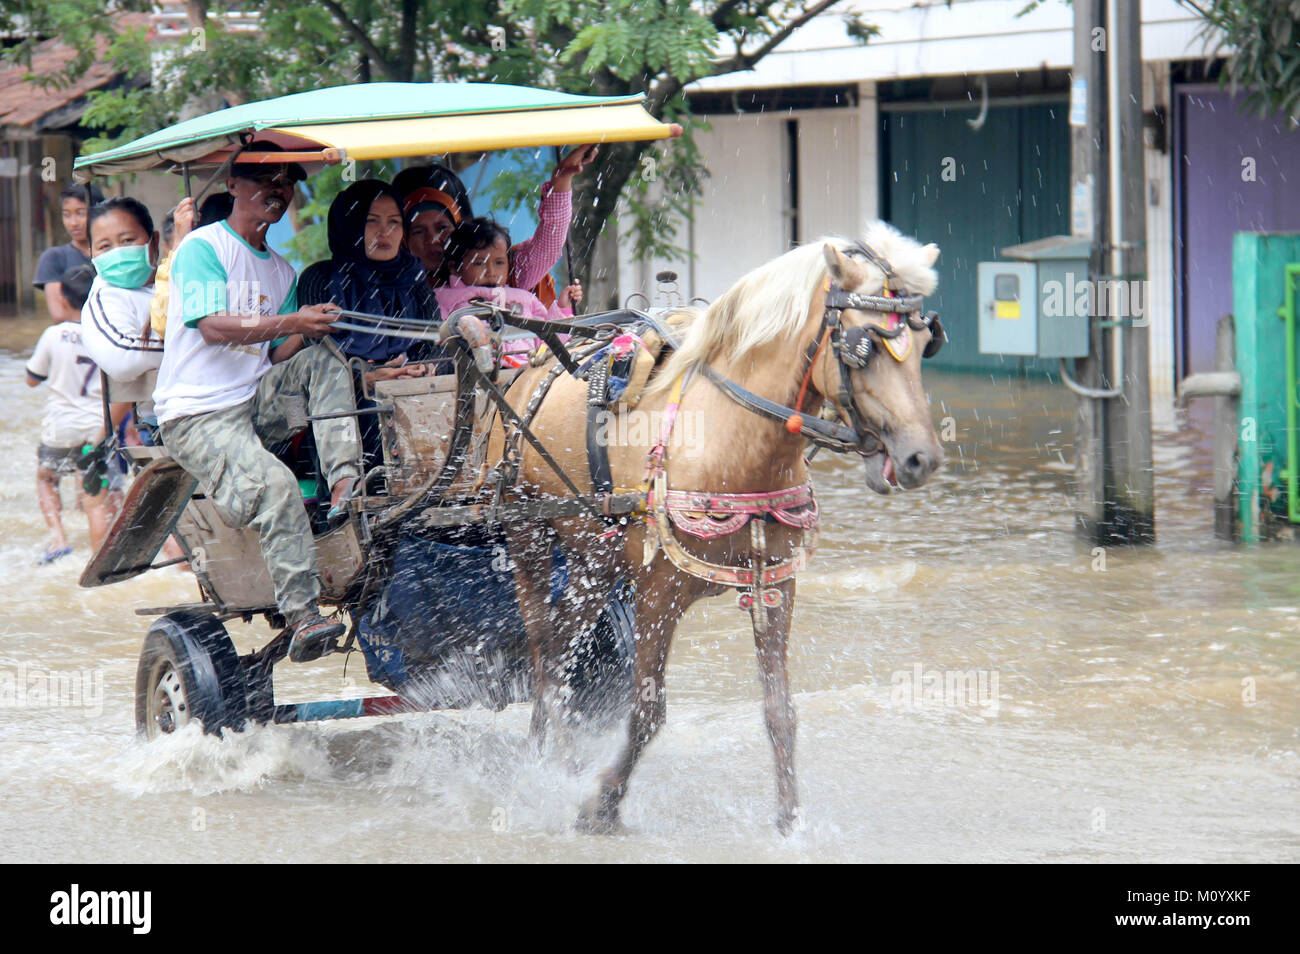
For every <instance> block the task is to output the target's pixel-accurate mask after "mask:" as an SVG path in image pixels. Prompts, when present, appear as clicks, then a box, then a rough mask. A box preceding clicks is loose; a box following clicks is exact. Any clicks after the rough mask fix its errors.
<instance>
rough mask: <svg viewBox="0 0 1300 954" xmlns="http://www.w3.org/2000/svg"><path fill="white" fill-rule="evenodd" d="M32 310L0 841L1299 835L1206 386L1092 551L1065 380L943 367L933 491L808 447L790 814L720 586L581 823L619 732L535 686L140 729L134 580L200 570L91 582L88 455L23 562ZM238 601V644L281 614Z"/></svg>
mask: <svg viewBox="0 0 1300 954" xmlns="http://www.w3.org/2000/svg"><path fill="white" fill-rule="evenodd" d="M41 327H42V324H41V322H39V321H37V320H35V319H22V320H5V321H2V322H0V398H2V400H3V407H4V409H5V415H4V416H5V421H4V425H3V427H0V860H3V861H164V860H172V859H174V858H175V857H176V856H177V855H183V856H184V857H185V858H186V859H188V860H197V861H434V860H450V861H506V860H516V861H517V860H523V861H568V860H603V861H638V860H639V861H693V860H729V861H755V860H757V861H797V860H832V861H833V860H891V861H1227V860H1235V861H1284V860H1289V861H1296V860H1298V859H1300V810H1298V808H1297V806H1300V797H1298V796H1300V757H1298V756H1297V746H1298V744H1300V742H1298V739H1297V735H1298V732H1297V725H1298V724H1300V693H1298V691H1297V690H1298V688H1300V687H1298V686H1297V675H1296V674H1297V656H1298V655H1300V653H1298V650H1297V645H1298V642H1300V572H1297V571H1298V570H1300V550H1297V549H1295V548H1294V546H1286V545H1275V546H1261V547H1255V548H1235V547H1230V546H1226V545H1223V544H1220V543H1217V542H1216V541H1215V540H1214V539H1213V535H1212V514H1211V508H1210V487H1211V461H1210V457H1209V449H1208V448H1209V443H1208V438H1207V436H1206V433H1205V432H1206V427H1207V424H1208V420H1207V417H1206V416H1201V415H1208V409H1206V410H1199V409H1194V414H1196V415H1197V416H1194V417H1191V418H1187V417H1175V416H1174V415H1173V414H1172V413H1169V412H1164V411H1162V413H1161V414H1160V415H1159V417H1160V418H1161V420H1162V421H1163V422H1164V423H1162V424H1161V426H1160V427H1159V428H1158V430H1157V435H1156V462H1157V475H1156V488H1157V494H1158V514H1157V522H1158V533H1159V543H1158V544H1157V545H1156V546H1155V547H1152V548H1148V549H1142V550H1128V549H1123V548H1118V549H1116V548H1111V549H1108V550H1106V551H1105V552H1104V553H1097V552H1094V551H1093V549H1092V548H1091V547H1089V546H1088V545H1086V544H1084V543H1082V542H1080V541H1079V540H1077V539H1076V538H1075V536H1074V534H1073V532H1072V516H1071V510H1070V507H1069V503H1068V499H1067V497H1066V492H1067V489H1068V485H1067V481H1068V477H1069V474H1070V469H1071V468H1070V461H1071V451H1072V448H1071V443H1072V407H1073V405H1072V399H1071V398H1070V396H1069V395H1068V394H1067V393H1066V392H1065V390H1064V388H1062V387H1060V386H1059V385H1057V384H1052V383H1047V382H1042V381H1024V380H1015V379H1007V378H1000V379H994V378H991V377H983V378H981V377H974V376H959V375H938V374H931V375H929V376H928V378H927V386H928V388H929V391H930V394H931V398H932V402H933V407H934V414H935V419H936V421H942V420H943V419H944V418H951V424H952V428H953V431H954V432H953V433H952V434H951V435H950V436H951V437H952V438H953V439H952V440H949V441H947V442H946V443H945V447H946V450H947V453H948V464H947V466H946V467H945V469H944V470H943V471H942V472H941V473H939V474H938V475H937V476H936V477H935V478H934V479H933V480H932V482H931V483H930V484H929V485H928V486H927V487H925V488H923V489H921V490H919V491H914V492H910V493H907V494H904V495H898V496H894V497H890V498H882V497H879V496H877V495H876V494H874V493H871V492H870V491H868V490H867V489H866V488H865V486H864V484H863V481H862V474H861V469H860V467H854V466H853V465H852V464H851V462H848V461H843V460H839V459H835V458H833V457H831V456H829V455H826V456H822V457H820V458H819V459H818V460H817V461H816V462H815V467H814V469H815V473H816V485H817V490H818V493H819V496H820V500H821V503H822V510H823V524H822V530H823V533H822V544H821V548H820V549H819V551H818V552H817V554H816V555H815V556H814V558H813V560H812V563H811V566H810V567H809V569H808V571H807V572H805V573H804V574H802V575H801V576H800V579H799V592H798V610H797V613H796V617H795V623H794V631H793V635H792V646H791V667H792V674H793V675H792V678H793V685H794V689H795V692H796V703H797V706H798V711H799V735H798V749H797V756H796V759H797V766H798V774H799V786H800V792H801V796H802V801H803V806H804V819H803V825H802V830H801V831H799V832H798V833H797V834H796V835H795V836H794V837H792V838H789V839H784V838H781V837H780V836H779V835H777V834H776V832H775V829H774V828H773V826H772V824H771V821H772V817H773V815H774V809H775V795H774V782H773V768H772V756H771V751H770V748H769V745H768V741H767V738H766V735H765V732H764V730H763V725H762V718H761V709H760V698H761V696H760V691H759V688H758V684H757V679H756V666H755V662H754V658H753V646H752V638H751V636H750V634H749V632H748V627H747V624H746V617H745V616H743V615H742V614H741V613H740V611H738V610H737V609H736V608H735V606H734V603H733V602H732V601H731V600H727V599H718V600H715V601H711V602H708V603H706V604H701V605H699V606H697V607H696V608H694V609H693V610H692V611H691V612H690V614H689V615H688V616H687V618H686V619H685V620H684V621H683V623H682V625H681V627H680V629H679V633H678V636H677V639H676V642H675V644H674V647H673V651H672V656H671V659H670V663H669V670H668V677H667V681H668V692H669V710H668V711H669V716H668V724H667V727H666V728H665V729H664V731H663V732H662V733H661V734H660V736H659V737H658V738H657V739H656V740H655V742H654V743H653V744H652V745H651V747H650V748H649V749H648V750H647V752H646V754H645V756H644V758H643V759H642V762H641V764H640V766H639V768H638V769H637V771H636V774H635V775H634V776H633V781H632V788H631V791H630V793H629V795H628V798H627V801H626V802H625V812H624V817H625V820H626V822H627V824H628V826H629V828H630V833H629V834H628V835H626V836H623V837H616V838H590V837H582V836H578V835H576V834H574V833H572V831H571V828H570V826H571V823H572V820H573V817H574V814H575V811H576V807H577V805H578V803H579V802H580V800H581V799H582V798H583V797H584V796H585V795H586V794H587V793H588V792H589V791H590V790H591V777H592V775H593V773H594V771H595V768H596V766H597V765H598V764H599V763H600V761H601V755H602V754H603V753H605V752H608V751H609V750H610V747H611V746H612V745H613V744H615V741H616V740H614V739H612V738H605V739H596V740H593V741H591V742H590V743H588V749H587V756H588V757H587V766H588V767H587V769H586V771H585V774H578V775H574V774H571V773H570V772H569V771H567V770H566V769H564V768H562V767H559V766H557V765H555V764H552V762H551V761H549V760H546V759H542V758H539V757H537V756H536V755H534V754H533V752H532V749H531V748H530V746H529V744H528V741H527V725H528V715H529V710H528V709H527V707H523V706H519V707H512V708H510V709H507V710H506V711H505V712H502V713H491V712H487V711H483V710H470V711H465V712H444V713H426V714H418V715H409V716H403V717H399V718H389V719H361V720H353V721H349V722H335V723H317V724H311V725H301V726H279V727H269V728H255V729H252V730H250V731H248V732H246V733H243V734H242V735H240V736H238V737H235V738H233V739H228V740H226V741H218V740H215V739H212V738H207V737H203V736H202V735H200V734H199V733H198V732H197V731H193V730H186V731H184V732H181V733H178V734H177V735H175V736H172V737H168V738H164V739H160V740H157V741H154V742H149V743H145V742H142V741H140V740H139V739H137V738H136V735H135V729H134V716H133V705H134V680H135V666H136V659H137V654H138V652H139V649H140V644H141V641H142V639H143V635H144V631H145V629H146V627H147V622H148V621H147V620H145V619H142V618H140V617H137V616H136V615H135V614H134V609H135V608H136V607H139V606H151V605H152V606H157V605H162V604H167V603H174V602H185V601H189V600H192V599H194V598H195V595H196V588H195V586H194V584H193V582H192V579H191V578H189V577H187V576H186V575H185V574H184V573H182V572H180V571H178V570H174V569H168V570H162V571H158V572H155V573H152V574H148V575H146V576H145V577H142V578H139V579H137V580H134V581H131V582H128V583H124V584H119V585H116V586H110V587H105V588H102V589H97V590H83V589H79V588H78V586H77V583H76V581H77V577H78V575H79V573H80V569H81V565H82V564H83V563H84V561H85V560H86V558H87V557H88V555H89V554H88V552H87V536H86V523H85V518H84V517H83V516H82V515H81V514H79V513H77V512H75V510H73V509H72V508H71V506H70V505H71V502H72V492H71V491H72V487H71V483H70V482H66V483H65V486H64V496H65V500H66V501H67V503H68V505H69V507H68V517H67V520H68V525H69V527H70V531H71V539H72V542H73V544H74V546H75V547H76V555H75V557H74V558H72V559H68V560H64V561H62V562H60V563H58V564H56V565H54V566H52V567H47V568H37V567H36V566H34V560H35V558H36V556H37V555H38V554H39V553H40V551H41V549H42V547H43V543H44V538H45V528H44V524H43V522H42V520H41V516H40V513H39V511H38V510H37V507H36V499H35V490H34V474H33V471H34V464H35V461H34V457H35V447H36V443H37V433H38V423H39V419H40V415H41V408H42V400H43V395H42V394H41V392H40V391H39V389H28V388H27V387H26V386H25V384H24V382H23V374H22V369H23V362H24V359H25V358H26V357H27V356H28V355H29V354H30V351H31V347H32V345H33V344H34V343H35V340H36V337H37V335H38V334H39V332H40V330H41ZM231 625H232V635H233V636H234V638H235V641H236V643H237V645H238V646H239V647H240V649H241V651H244V650H247V649H250V648H252V647H253V646H254V645H258V644H259V643H260V641H261V640H263V639H265V637H266V635H267V633H266V630H265V628H264V627H263V626H261V625H260V624H259V625H254V626H245V625H243V624H240V623H233V624H231ZM60 678H62V679H63V680H65V690H64V692H65V696H64V698H62V699H59V698H48V696H51V695H57V693H51V692H49V691H48V689H49V686H50V685H51V680H52V679H53V680H56V681H55V682H54V683H53V685H55V686H57V685H58V682H57V680H58V679H60ZM73 678H75V679H77V680H78V683H77V685H78V688H79V690H81V691H80V692H79V693H77V694H68V691H67V688H66V685H67V683H66V681H67V680H69V679H73ZM43 691H44V692H45V696H44V697H43V696H42V694H41V693H42V692H43ZM375 692H376V690H375V688H374V687H371V686H370V685H369V683H368V682H367V681H366V680H365V669H364V665H363V664H362V662H361V660H360V657H359V656H354V657H353V658H352V660H351V661H350V662H349V663H348V664H347V668H346V671H345V668H344V663H343V661H341V660H339V659H338V658H337V657H332V658H330V659H327V660H322V661H320V662H318V663H314V664H310V665H305V666H299V667H290V666H289V665H288V664H283V665H282V666H281V667H280V671H279V673H278V678H277V701H280V702H287V701H301V700H308V699H324V698H341V697H345V696H349V695H369V694H374V693H375Z"/></svg>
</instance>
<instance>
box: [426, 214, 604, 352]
mask: <svg viewBox="0 0 1300 954" xmlns="http://www.w3.org/2000/svg"><path fill="white" fill-rule="evenodd" d="M447 259H448V262H449V264H450V265H451V277H450V279H449V280H448V282H447V284H446V285H444V286H442V287H441V288H435V289H434V295H435V296H436V297H437V299H438V308H439V310H440V311H441V312H442V317H443V318H444V319H445V318H447V317H448V316H450V315H451V313H452V312H453V311H455V310H456V309H457V308H463V307H464V306H465V305H467V304H469V303H470V302H472V301H484V302H489V303H491V304H494V305H499V306H501V307H502V308H510V307H511V306H514V305H518V306H519V308H520V309H521V311H522V313H523V315H524V317H526V318H541V319H543V320H545V321H556V320H563V319H565V318H568V317H569V316H570V315H572V314H573V312H572V309H569V308H564V307H561V304H560V302H567V301H568V300H569V299H570V298H575V297H576V298H578V299H579V300H580V298H581V294H582V293H581V290H580V289H577V288H574V287H573V286H570V287H569V288H566V289H565V294H564V296H562V297H561V299H560V300H559V301H556V302H552V303H551V305H550V306H549V307H548V306H546V305H543V304H542V303H541V301H540V300H539V299H538V297H537V296H536V295H534V294H533V293H532V292H529V291H525V290H524V289H522V288H513V287H511V286H509V285H507V284H506V282H507V281H509V276H510V233H509V232H507V231H506V230H505V229H504V228H502V227H501V226H500V225H497V223H495V222H493V221H492V220H491V219H486V218H479V219H470V220H469V221H468V222H465V223H462V224H461V225H459V226H457V228H456V231H455V232H454V233H452V237H451V241H450V242H449V243H448V244H447ZM538 343H539V342H538V341H537V339H536V338H532V337H528V338H514V339H510V340H507V342H506V345H505V351H506V356H505V357H503V361H504V362H505V363H507V364H509V365H515V364H516V363H517V362H518V360H519V358H520V356H521V355H522V353H523V352H526V351H530V350H532V349H533V348H534V347H536V346H537V344H538Z"/></svg>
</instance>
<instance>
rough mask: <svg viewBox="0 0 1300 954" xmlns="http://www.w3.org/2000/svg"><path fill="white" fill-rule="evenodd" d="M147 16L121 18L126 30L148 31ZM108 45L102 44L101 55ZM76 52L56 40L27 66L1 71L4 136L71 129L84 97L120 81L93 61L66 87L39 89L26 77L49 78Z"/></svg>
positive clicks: (117, 75) (39, 50) (109, 67)
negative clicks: (142, 29) (145, 29)
mask: <svg viewBox="0 0 1300 954" xmlns="http://www.w3.org/2000/svg"><path fill="white" fill-rule="evenodd" d="M151 21H152V18H151V17H150V16H149V15H148V14H123V16H122V17H121V20H120V22H121V23H122V25H123V26H125V27H140V26H143V27H145V28H147V29H148V28H150V27H151ZM106 45H107V42H106V41H105V40H101V41H100V43H99V47H100V50H101V51H103V49H104V48H105V46H106ZM76 55H77V51H76V50H75V49H74V48H73V47H70V46H66V45H64V44H63V43H61V42H59V41H58V40H57V39H51V40H45V41H44V42H42V43H40V44H38V45H37V46H36V48H35V50H34V51H33V53H32V61H31V63H30V65H23V64H19V65H16V66H11V67H9V68H8V69H4V70H0V127H3V128H4V131H5V133H6V134H8V135H10V136H12V135H14V134H15V133H18V134H20V135H21V133H22V132H26V133H27V134H28V135H32V134H36V133H40V132H44V131H47V130H51V129H59V128H62V127H65V126H72V125H75V124H76V123H77V121H78V120H80V118H81V114H82V113H83V112H84V111H85V109H86V94H87V93H89V92H90V91H91V90H96V89H103V88H104V87H105V86H109V85H111V84H113V83H115V82H117V81H119V80H120V79H121V78H122V75H121V73H119V72H117V71H116V70H115V69H114V68H113V67H112V65H111V64H109V63H107V62H105V61H103V60H102V59H99V60H96V61H95V62H94V63H92V64H91V65H90V68H89V69H87V70H86V72H85V73H84V74H83V75H82V76H80V77H79V78H78V79H77V80H76V81H74V82H73V83H71V84H69V85H68V86H41V85H40V84H38V83H35V82H33V81H32V80H30V79H28V77H29V76H33V75H35V76H48V75H50V74H53V73H57V72H60V71H61V70H63V69H65V68H66V67H67V65H68V64H69V63H70V62H71V61H72V60H73V58H75V57H76Z"/></svg>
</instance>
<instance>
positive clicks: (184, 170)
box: [181, 162, 193, 199]
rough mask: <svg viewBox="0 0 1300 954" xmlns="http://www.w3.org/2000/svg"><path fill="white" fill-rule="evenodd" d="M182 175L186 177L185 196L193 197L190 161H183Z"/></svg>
mask: <svg viewBox="0 0 1300 954" xmlns="http://www.w3.org/2000/svg"><path fill="white" fill-rule="evenodd" d="M181 175H183V176H184V177H185V198H187V199H189V198H192V195H193V194H192V192H191V189H190V164H189V163H188V162H182V163H181Z"/></svg>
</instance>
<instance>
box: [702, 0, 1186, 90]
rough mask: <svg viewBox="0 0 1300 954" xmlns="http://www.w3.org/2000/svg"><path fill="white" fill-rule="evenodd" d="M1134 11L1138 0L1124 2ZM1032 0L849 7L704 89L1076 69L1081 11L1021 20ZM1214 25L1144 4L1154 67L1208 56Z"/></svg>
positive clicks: (1049, 1)
mask: <svg viewBox="0 0 1300 954" xmlns="http://www.w3.org/2000/svg"><path fill="white" fill-rule="evenodd" d="M1120 2H1121V3H1123V4H1125V5H1126V6H1127V5H1128V4H1130V3H1132V2H1134V0H1120ZM1025 6H1026V4H1025V3H1024V2H1023V0H953V2H952V3H951V5H950V4H949V3H948V0H849V2H846V3H840V4H836V5H835V6H834V7H832V8H831V9H830V10H828V11H826V12H825V13H823V14H821V15H820V16H818V17H816V18H814V19H813V20H812V21H811V22H810V23H808V24H807V25H806V26H804V27H803V28H802V29H800V30H798V31H796V32H795V33H794V34H793V35H792V36H791V37H790V38H789V39H788V40H786V41H785V42H784V43H783V44H781V46H780V47H779V48H778V49H777V50H775V51H774V52H772V53H770V54H769V55H768V56H766V57H764V58H763V59H762V60H760V61H759V63H758V65H757V67H756V68H755V69H752V70H746V71H744V72H737V73H729V74H727V75H726V76H716V77H710V78H709V79H706V80H702V81H700V82H699V83H697V84H695V85H693V86H691V87H690V89H692V90H695V89H700V90H705V89H709V90H722V89H753V88H758V87H767V86H800V85H812V84H831V83H851V82H855V81H860V80H881V79H895V78H898V77H906V76H953V75H961V74H963V73H999V72H1006V71H1007V70H1036V69H1038V68H1040V67H1042V66H1048V67H1063V68H1068V67H1069V66H1070V65H1071V63H1072V62H1073V59H1074V46H1073V27H1074V12H1073V8H1072V7H1071V6H1069V5H1067V4H1066V3H1064V2H1063V0H1046V2H1044V3H1043V4H1042V5H1041V6H1039V7H1038V8H1037V9H1035V10H1034V11H1033V12H1032V13H1029V14H1026V15H1025V16H1023V17H1021V16H1017V14H1018V13H1019V12H1020V11H1021V10H1022V9H1024V7H1025ZM851 12H856V13H858V14H859V15H860V16H861V17H862V19H863V20H864V21H865V22H867V23H871V24H874V25H875V26H877V27H879V28H880V35H879V36H878V37H875V38H874V39H872V40H871V42H870V43H868V44H867V45H866V46H862V45H860V44H858V43H856V42H855V41H854V40H853V39H851V38H850V37H849V36H848V34H847V33H846V32H845V29H844V20H843V17H844V15H845V14H846V13H851ZM1203 22H1204V21H1203V20H1202V19H1201V18H1200V17H1199V16H1197V15H1196V14H1195V13H1193V12H1192V11H1191V10H1190V9H1188V8H1187V7H1184V6H1182V5H1180V4H1179V3H1177V2H1176V0H1143V3H1142V51H1143V57H1144V58H1145V59H1147V60H1167V59H1180V58H1184V57H1195V56H1204V55H1206V52H1207V51H1206V48H1205V45H1204V42H1203V40H1201V39H1200V38H1199V37H1198V34H1199V31H1200V29H1201V24H1202V23H1203Z"/></svg>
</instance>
